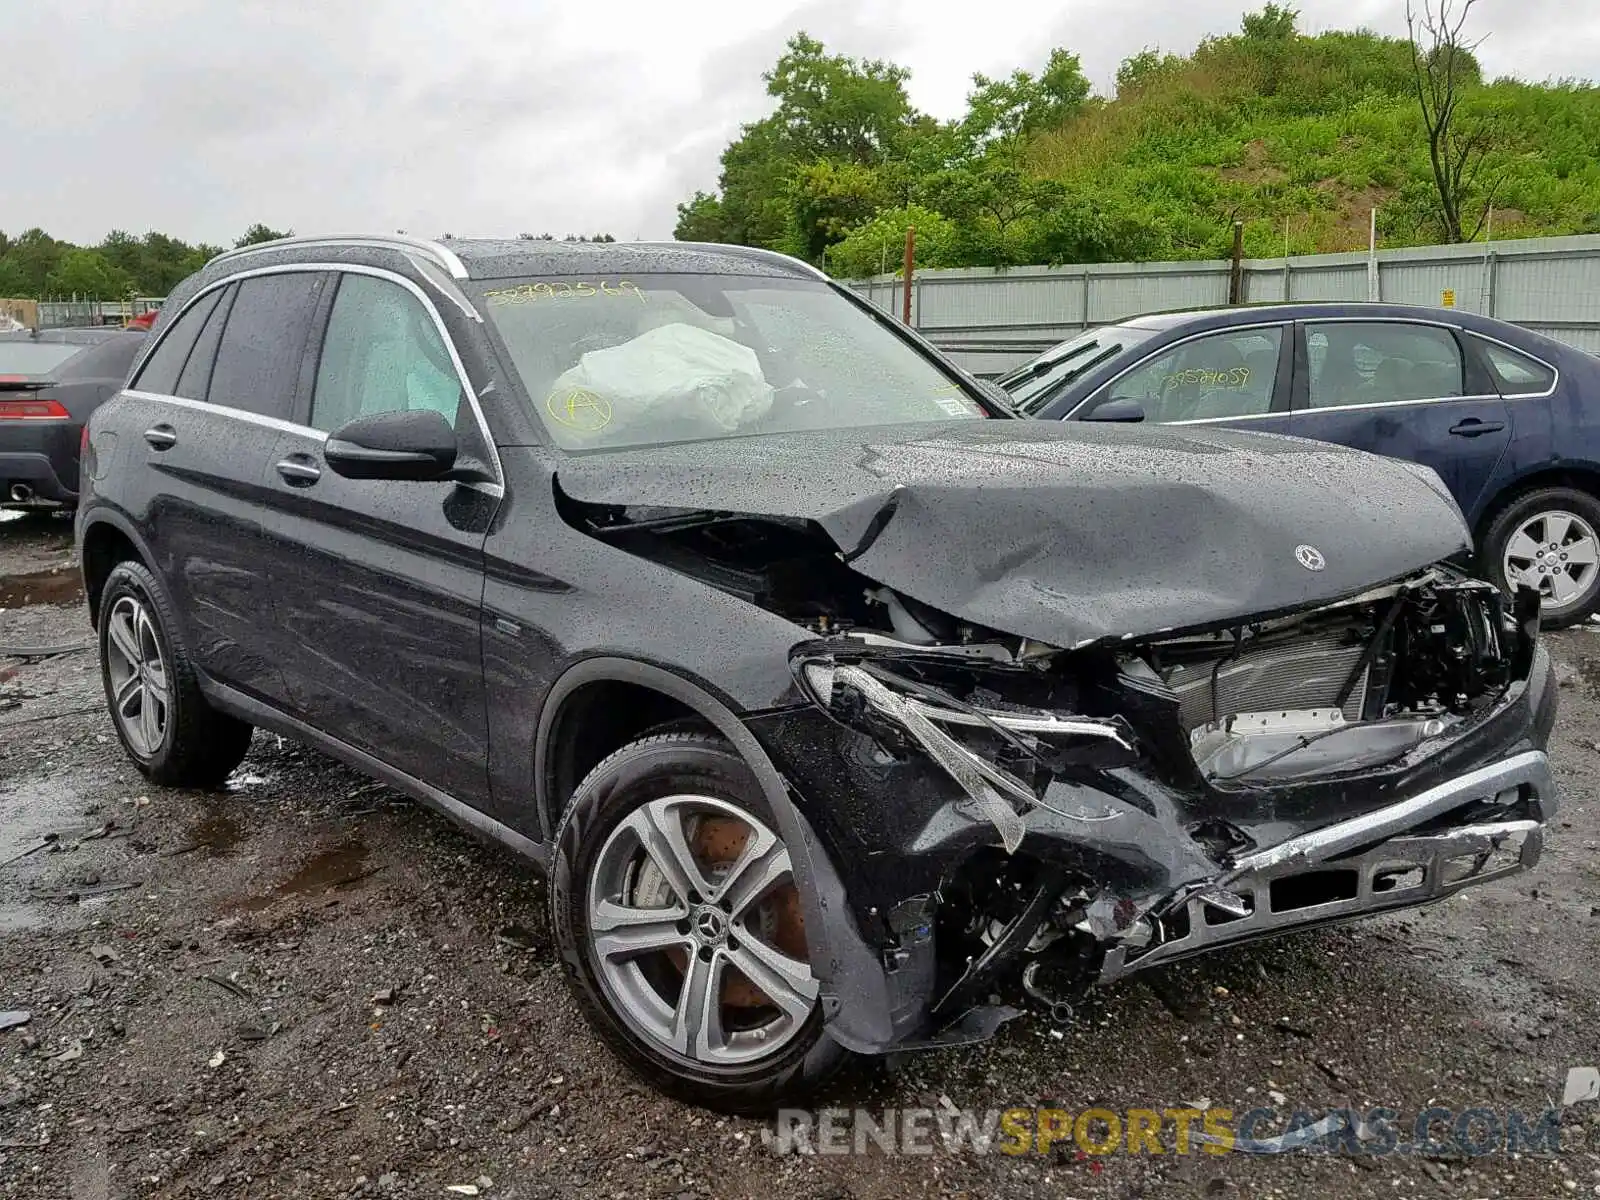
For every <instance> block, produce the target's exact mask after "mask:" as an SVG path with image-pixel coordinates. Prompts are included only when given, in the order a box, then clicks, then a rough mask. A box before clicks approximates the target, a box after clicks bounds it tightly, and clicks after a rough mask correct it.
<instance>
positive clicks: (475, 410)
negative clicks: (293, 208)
mask: <svg viewBox="0 0 1600 1200" xmlns="http://www.w3.org/2000/svg"><path fill="white" fill-rule="evenodd" d="M261 244H262V245H266V244H267V243H265V242H263V243H261ZM309 271H332V272H341V271H342V272H346V273H348V274H352V275H370V276H372V277H373V278H375V279H387V280H388V281H389V282H391V283H396V284H399V285H400V286H401V287H402V288H404V289H405V290H406V291H408V292H410V293H411V294H412V295H413V296H415V297H416V298H417V300H418V301H420V302H421V304H422V307H423V308H424V309H426V310H427V313H428V315H429V316H430V317H432V318H433V324H434V327H435V328H436V329H437V330H438V331H439V337H440V338H441V339H443V341H444V345H445V349H446V350H447V351H449V354H450V362H451V364H452V365H453V366H454V367H455V369H456V380H457V382H459V383H460V384H461V390H462V392H463V394H464V395H465V396H466V398H467V406H468V407H469V408H470V409H471V410H472V415H473V418H474V419H475V420H476V421H477V423H478V432H479V434H480V435H482V437H483V444H484V445H485V446H487V447H488V449H489V459H490V462H491V464H492V466H493V468H494V473H495V480H494V482H493V483H485V484H479V485H472V486H476V487H479V488H480V489H481V490H484V491H490V490H491V489H494V490H493V491H492V492H491V494H498V495H502V496H503V495H504V494H505V480H506V472H505V466H504V464H503V463H502V462H501V461H500V448H499V447H498V446H496V445H495V443H494V437H493V435H492V434H491V433H490V431H489V422H488V419H487V418H486V417H485V416H484V415H483V407H482V405H480V404H479V403H478V395H477V392H476V391H475V390H474V389H473V387H472V382H471V380H469V379H468V378H467V368H466V365H465V364H464V363H462V361H461V355H460V353H459V352H458V351H457V350H456V345H455V342H454V341H452V340H451V338H450V331H449V330H447V329H446V328H445V325H444V319H443V318H442V317H440V316H439V310H438V308H437V307H436V306H435V305H434V303H433V301H432V300H431V299H429V298H428V294H427V293H426V292H424V291H423V290H422V288H421V287H420V286H418V285H417V284H416V283H414V282H413V281H411V280H409V279H407V278H406V277H405V276H404V275H399V274H396V273H395V272H394V271H390V270H388V269H387V268H385V267H369V266H367V265H365V264H364V263H325V262H308V263H279V264H277V265H275V266H270V267H252V268H250V269H249V270H244V271H235V272H233V273H232V274H230V275H228V276H225V277H224V278H222V279H218V280H216V281H214V282H212V283H209V284H207V285H206V286H205V287H204V288H202V289H201V290H200V291H198V292H196V293H195V294H194V295H192V296H190V297H189V299H188V300H187V301H185V303H184V305H183V307H182V308H180V309H179V310H178V311H177V312H176V313H174V314H173V317H172V320H171V321H170V322H168V323H167V326H166V329H165V330H163V331H162V333H161V336H160V337H159V338H158V339H157V340H156V343H155V345H152V346H151V347H150V349H149V350H148V351H147V352H146V354H145V358H146V359H148V358H149V357H150V355H152V354H154V353H155V351H156V346H159V345H160V343H161V342H162V341H164V340H166V338H167V336H168V334H169V333H170V332H171V331H172V330H173V329H174V328H176V327H177V325H178V322H179V321H180V320H182V319H183V316H184V314H186V313H187V312H188V311H189V310H190V309H191V308H193V307H194V306H195V305H196V304H197V303H199V301H200V300H201V298H202V297H204V296H207V295H209V294H210V293H212V292H214V291H216V290H217V289H219V288H224V287H227V286H228V285H229V284H232V283H236V282H238V281H239V280H242V279H254V278H257V277H258V276H263V275H293V274H298V273H304V272H309ZM223 332H224V336H226V332H227V331H226V328H224V331H223ZM139 371H140V374H143V371H144V363H143V362H141V363H140V365H139ZM123 392H124V394H126V395H130V396H138V397H140V398H141V399H145V400H160V401H165V402H168V403H175V404H177V405H178V406H179V407H189V408H193V409H195V410H197V411H201V412H211V413H216V414H219V415H223V416H232V417H238V418H240V419H242V420H245V421H248V422H251V423H253V424H258V425H262V426H264V427H266V428H269V429H276V430H278V431H279V432H284V433H298V434H309V435H311V436H312V437H314V438H316V439H317V440H318V441H322V442H326V441H327V440H328V435H327V433H326V432H324V431H323V430H320V429H317V428H316V427H314V426H311V425H301V424H298V423H296V422H294V421H285V420H283V419H281V418H279V417H269V416H266V415H264V414H262V413H254V412H251V411H250V410H249V409H247V408H236V407H234V406H232V405H227V404H214V403H212V402H211V401H209V400H191V399H189V398H187V397H185V396H172V395H168V394H167V393H164V392H146V391H143V390H141V389H139V388H124V389H123ZM315 399H316V397H315V385H314V384H313V395H312V400H313V402H315Z"/></svg>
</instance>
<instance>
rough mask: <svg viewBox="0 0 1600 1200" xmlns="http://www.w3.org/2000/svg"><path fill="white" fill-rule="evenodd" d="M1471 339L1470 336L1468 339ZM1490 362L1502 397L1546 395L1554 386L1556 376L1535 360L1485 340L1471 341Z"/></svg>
mask: <svg viewBox="0 0 1600 1200" xmlns="http://www.w3.org/2000/svg"><path fill="white" fill-rule="evenodd" d="M1469 336H1470V335H1469ZM1472 340H1473V341H1475V342H1476V343H1477V344H1478V348H1479V349H1481V350H1482V351H1483V355H1484V357H1485V358H1487V359H1488V360H1489V370H1490V371H1492V372H1493V373H1494V380H1495V383H1496V384H1497V385H1498V386H1499V388H1500V394H1501V395H1502V396H1536V395H1538V394H1539V393H1541V392H1548V391H1549V390H1550V389H1551V388H1552V387H1554V386H1555V383H1556V373H1555V371H1554V369H1553V368H1551V367H1548V366H1546V365H1545V364H1544V363H1542V362H1540V361H1539V360H1538V359H1536V358H1530V357H1528V356H1527V355H1526V354H1523V353H1521V352H1519V351H1516V350H1513V349H1512V348H1511V347H1510V346H1502V345H1501V344H1500V343H1499V342H1491V341H1488V340H1487V339H1485V338H1479V337H1475V338H1473V339H1472Z"/></svg>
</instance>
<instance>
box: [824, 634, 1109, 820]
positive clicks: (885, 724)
mask: <svg viewBox="0 0 1600 1200" xmlns="http://www.w3.org/2000/svg"><path fill="white" fill-rule="evenodd" d="M884 657H885V658H886V659H888V661H890V662H893V659H894V656H884ZM923 657H925V656H906V658H905V661H904V662H903V663H897V664H895V665H897V666H900V667H901V668H902V669H900V670H894V669H891V668H890V667H889V666H887V665H885V661H883V660H880V659H874V658H871V657H865V656H863V657H858V658H855V659H853V660H844V659H841V658H838V657H835V656H832V655H829V656H816V657H801V658H799V659H797V660H796V663H795V666H796V675H797V676H798V677H799V679H800V682H801V684H802V686H803V687H804V688H805V690H806V692H807V694H808V695H809V696H810V697H811V698H812V699H813V700H814V701H815V702H816V703H817V705H818V706H819V707H821V708H822V709H824V710H825V711H826V712H827V713H828V714H829V716H831V717H833V718H834V719H835V720H836V721H839V722H840V723H842V724H844V725H847V726H849V727H850V728H852V729H855V730H858V731H860V732H862V733H865V734H867V735H868V736H870V737H871V738H873V740H874V741H876V742H878V743H879V744H880V745H882V746H884V747H885V748H886V749H889V750H891V751H897V752H914V751H920V752H922V753H923V754H926V755H927V756H928V757H929V758H930V759H932V760H933V761H934V762H935V763H936V764H938V766H939V767H940V768H941V769H942V770H944V772H945V773H946V774H948V775H949V776H950V777H951V778H952V779H953V780H955V782H956V783H957V784H959V785H960V786H961V788H962V790H963V791H965V792H966V793H967V795H968V796H969V797H971V799H972V801H973V802H974V803H975V804H976V805H977V807H978V809H979V811H981V812H982V814H983V815H984V816H985V817H986V818H987V819H988V820H990V821H991V822H992V823H993V824H994V826H995V828H996V829H997V830H998V831H999V833H1000V837H1001V841H1002V842H1003V844H1004V845H1005V847H1006V850H1007V851H1008V852H1015V850H1016V848H1017V846H1018V845H1019V844H1020V843H1021V841H1022V836H1023V833H1024V832H1025V827H1024V824H1023V821H1022V817H1021V815H1020V813H1021V812H1023V811H1026V810H1027V808H1029V807H1031V806H1033V805H1034V804H1036V803H1037V802H1038V799H1039V788H1040V787H1041V786H1042V782H1041V777H1044V781H1046V782H1047V779H1048V776H1049V775H1051V774H1053V773H1054V772H1056V771H1058V770H1061V769H1062V768H1064V767H1066V766H1069V765H1070V766H1088V765H1093V766H1114V765H1119V764H1124V763H1127V762H1131V761H1133V760H1134V759H1135V758H1136V757H1137V749H1136V746H1135V741H1134V736H1133V731H1132V729H1131V727H1130V726H1129V725H1128V723H1127V722H1126V721H1124V720H1123V719H1122V718H1120V717H1112V718H1099V717H1085V716H1079V715H1077V714H1073V713H1067V712H1060V711H1054V710H1052V709H1049V708H1044V707H1037V706H1030V705H1025V704H1017V703H1012V702H1009V701H1007V700H1006V699H1004V698H1003V697H1002V695H1001V693H1000V692H998V691H996V690H995V688H996V687H1002V688H1004V687H1006V685H1007V682H1008V681H1009V682H1011V683H1013V685H1014V686H1015V685H1016V684H1018V683H1020V682H1021V680H1022V679H1024V678H1026V676H1024V675H1021V674H1019V673H1018V672H1016V671H1015V670H1011V671H1006V670H1004V669H1002V668H997V667H995V666H994V665H993V664H981V663H979V662H976V661H974V660H971V659H963V660H961V661H959V663H957V664H951V663H940V664H938V670H937V674H938V675H939V676H941V677H942V678H941V679H940V681H939V682H938V683H935V682H932V681H930V680H929V679H928V678H926V677H924V676H925V670H924V668H925V664H924V663H921V662H919V659H920V658H923ZM963 682H964V683H965V684H967V685H968V686H966V687H964V688H963V687H962V686H961V685H962V683H963ZM1007 690H1012V689H1011V688H1007Z"/></svg>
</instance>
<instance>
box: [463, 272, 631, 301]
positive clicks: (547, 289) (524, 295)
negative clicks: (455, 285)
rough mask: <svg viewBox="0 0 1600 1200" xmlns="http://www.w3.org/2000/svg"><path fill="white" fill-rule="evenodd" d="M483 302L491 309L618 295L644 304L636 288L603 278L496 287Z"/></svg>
mask: <svg viewBox="0 0 1600 1200" xmlns="http://www.w3.org/2000/svg"><path fill="white" fill-rule="evenodd" d="M483 296H484V299H485V300H487V301H488V302H489V303H490V305H491V306H494V307H499V306H501V305H506V304H532V303H534V302H535V301H538V300H583V299H587V298H588V297H590V296H620V297H624V298H626V299H633V300H638V301H639V303H640V304H643V303H645V298H644V292H642V291H640V289H639V285H638V284H636V283H630V282H629V281H628V280H626V279H619V280H618V281H617V282H616V283H611V282H609V281H608V280H605V279H602V280H600V281H599V282H598V283H585V282H582V281H579V282H576V283H573V282H569V281H568V280H565V279H562V280H557V281H555V282H553V283H549V282H546V283H521V284H518V285H517V286H516V287H509V288H497V289H496V290H494V291H492V292H485V293H484V294H483Z"/></svg>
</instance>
